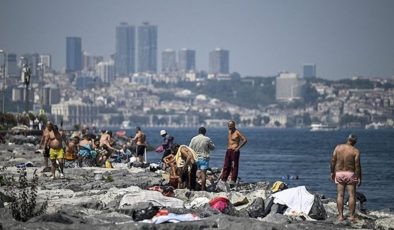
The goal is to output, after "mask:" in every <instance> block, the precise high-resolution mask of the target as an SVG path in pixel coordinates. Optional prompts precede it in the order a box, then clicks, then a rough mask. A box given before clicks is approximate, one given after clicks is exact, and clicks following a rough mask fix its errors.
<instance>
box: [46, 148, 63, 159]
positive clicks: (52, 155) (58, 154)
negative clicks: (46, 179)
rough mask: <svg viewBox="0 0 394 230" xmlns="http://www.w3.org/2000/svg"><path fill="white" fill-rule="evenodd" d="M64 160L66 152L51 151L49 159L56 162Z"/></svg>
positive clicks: (59, 150)
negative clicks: (56, 160)
mask: <svg viewBox="0 0 394 230" xmlns="http://www.w3.org/2000/svg"><path fill="white" fill-rule="evenodd" d="M62 158H64V151H63V148H60V149H53V148H50V149H49V159H51V160H55V159H62Z"/></svg>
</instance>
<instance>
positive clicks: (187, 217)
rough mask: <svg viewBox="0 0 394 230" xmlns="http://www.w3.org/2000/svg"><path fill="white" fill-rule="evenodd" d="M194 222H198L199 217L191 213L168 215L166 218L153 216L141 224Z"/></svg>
mask: <svg viewBox="0 0 394 230" xmlns="http://www.w3.org/2000/svg"><path fill="white" fill-rule="evenodd" d="M195 220H200V217H198V216H196V215H194V214H191V213H188V214H174V213H169V214H168V215H166V216H155V217H153V218H152V219H151V220H145V221H143V222H146V223H153V224H161V223H179V222H184V221H195Z"/></svg>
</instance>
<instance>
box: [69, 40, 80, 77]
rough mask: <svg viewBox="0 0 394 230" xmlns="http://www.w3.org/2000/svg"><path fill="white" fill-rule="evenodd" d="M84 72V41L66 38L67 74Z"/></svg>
mask: <svg viewBox="0 0 394 230" xmlns="http://www.w3.org/2000/svg"><path fill="white" fill-rule="evenodd" d="M81 70H82V39H81V38H80V37H67V38H66V73H70V72H76V71H81Z"/></svg>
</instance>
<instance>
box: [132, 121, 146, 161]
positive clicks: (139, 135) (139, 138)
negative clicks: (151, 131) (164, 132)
mask: <svg viewBox="0 0 394 230" xmlns="http://www.w3.org/2000/svg"><path fill="white" fill-rule="evenodd" d="M133 141H134V142H135V144H136V145H137V149H136V154H137V158H138V162H140V163H143V162H144V156H145V149H146V136H145V133H144V132H142V130H141V128H140V127H137V128H136V129H135V136H134V138H133Z"/></svg>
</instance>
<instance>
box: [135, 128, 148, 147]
mask: <svg viewBox="0 0 394 230" xmlns="http://www.w3.org/2000/svg"><path fill="white" fill-rule="evenodd" d="M145 139H146V136H145V133H143V132H142V131H138V132H137V134H136V135H135V137H134V140H135V143H136V144H137V145H145Z"/></svg>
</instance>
